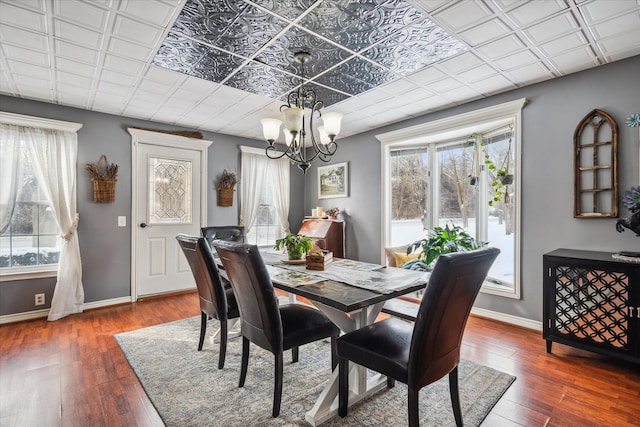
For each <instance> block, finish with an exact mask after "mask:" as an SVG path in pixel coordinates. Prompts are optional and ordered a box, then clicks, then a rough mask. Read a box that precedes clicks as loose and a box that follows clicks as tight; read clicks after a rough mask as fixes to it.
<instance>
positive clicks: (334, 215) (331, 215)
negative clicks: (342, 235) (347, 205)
mask: <svg viewBox="0 0 640 427" xmlns="http://www.w3.org/2000/svg"><path fill="white" fill-rule="evenodd" d="M324 213H326V214H327V216H328V217H329V219H336V218H337V217H338V214H339V213H340V208H329V209H327V210H326V211H324Z"/></svg>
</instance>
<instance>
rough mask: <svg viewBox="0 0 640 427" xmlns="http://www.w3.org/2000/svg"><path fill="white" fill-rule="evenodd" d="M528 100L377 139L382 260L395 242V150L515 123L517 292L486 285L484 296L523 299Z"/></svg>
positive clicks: (465, 135)
mask: <svg viewBox="0 0 640 427" xmlns="http://www.w3.org/2000/svg"><path fill="white" fill-rule="evenodd" d="M526 103H527V100H526V98H520V99H517V100H514V101H510V102H505V103H503V104H498V105H495V106H492V107H487V108H482V109H479V110H475V111H470V112H467V113H463V114H458V115H455V116H451V117H447V118H444V119H440V120H434V121H432V122H428V123H423V124H419V125H416V126H411V127H408V128H405V129H399V130H396V131H391V132H387V133H383V134H379V135H376V138H377V139H378V140H379V141H380V143H381V145H380V148H381V161H382V165H381V168H382V182H381V188H382V199H381V203H382V206H381V212H382V216H381V217H382V224H381V226H382V230H383V234H382V245H381V250H380V259H381V260H384V248H385V247H387V246H389V242H390V241H391V185H390V183H391V180H390V176H391V162H390V158H391V150H392V149H397V148H400V147H413V146H417V145H427V144H433V143H435V142H441V141H447V140H452V139H455V138H466V137H467V136H468V135H470V134H471V133H473V132H477V131H478V130H479V129H480V130H484V131H486V130H489V129H495V128H497V127H499V126H501V125H503V124H506V123H510V122H511V123H513V126H514V129H513V135H514V138H515V141H516V150H517V151H516V153H517V155H516V179H515V184H516V194H517V195H518V196H517V202H516V206H515V230H516V239H515V247H514V251H515V254H514V259H515V265H514V285H513V289H510V290H505V289H504V288H503V287H502V286H496V285H495V284H493V283H491V282H490V281H485V283H484V284H483V286H482V289H481V292H483V293H487V294H493V295H499V296H504V297H508V298H517V299H520V295H521V277H520V276H521V274H520V270H521V248H520V246H521V243H520V239H521V235H522V232H521V231H522V227H521V205H522V196H521V195H522V188H521V187H522V184H521V183H522V179H521V173H522V172H521V171H522V167H521V157H522V155H521V153H522V149H521V147H522V108H523V107H524V106H525V105H526Z"/></svg>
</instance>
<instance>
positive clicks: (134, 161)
mask: <svg viewBox="0 0 640 427" xmlns="http://www.w3.org/2000/svg"><path fill="white" fill-rule="evenodd" d="M127 131H128V132H129V134H130V135H131V165H132V171H131V200H132V203H131V218H138V212H137V209H138V208H137V203H136V202H135V201H136V200H138V197H140V196H139V195H138V186H137V174H138V173H139V171H138V167H137V165H138V149H139V147H140V144H148V145H157V146H161V147H169V148H177V149H183V150H192V151H199V152H200V227H204V226H205V225H206V221H207V180H208V176H209V175H208V171H207V169H208V164H209V160H208V158H209V155H208V153H209V146H210V145H211V144H212V143H213V141H209V140H206V139H198V138H189V137H186V136H180V135H175V134H172V133H165V132H154V131H149V130H143V129H136V128H127ZM132 223H133V225H132V227H131V301H136V300H137V299H138V279H137V274H138V270H137V269H138V268H139V266H138V262H137V259H136V256H137V249H138V242H137V236H138V234H137V225H136V222H135V221H134V220H133V219H132Z"/></svg>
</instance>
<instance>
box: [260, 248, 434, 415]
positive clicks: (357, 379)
mask: <svg viewBox="0 0 640 427" xmlns="http://www.w3.org/2000/svg"><path fill="white" fill-rule="evenodd" d="M262 255H263V259H264V261H265V264H267V265H270V266H271V267H269V268H270V274H271V276H272V282H273V286H274V287H276V288H278V289H281V290H284V291H287V292H289V293H291V294H295V295H300V296H303V297H305V298H307V299H308V300H309V301H311V303H312V304H313V305H315V306H316V307H317V308H318V309H319V310H320V311H322V312H323V313H324V314H326V315H327V317H329V319H331V320H332V321H333V322H334V323H335V324H336V325H337V326H338V327H339V328H340V329H341V330H342V331H343V332H345V333H347V332H351V331H354V330H356V329H359V328H362V327H363V326H366V325H369V324H371V323H373V322H374V321H375V319H376V318H377V317H378V314H380V310H381V309H382V306H383V305H384V302H385V301H387V300H389V299H391V298H395V297H398V296H401V295H405V294H408V293H411V292H415V291H417V290H419V289H423V288H424V287H425V286H426V284H427V280H428V273H427V274H425V273H423V272H416V271H410V270H403V269H398V268H394V267H383V266H379V268H378V269H376V270H371V268H373V267H374V266H373V265H372V264H366V263H357V262H351V264H352V267H353V269H354V270H353V275H356V273H357V272H363V274H364V271H371V272H372V273H371V274H372V275H373V274H375V275H376V276H377V282H376V283H377V284H378V285H379V286H380V284H382V287H384V288H386V289H385V292H386V291H388V292H387V293H380V292H374V291H371V290H367V289H363V288H360V287H355V286H352V285H349V284H347V283H343V282H340V281H336V280H320V281H318V282H316V283H312V284H306V285H304V284H303V285H291V284H289V283H286V282H284V281H281V280H279V279H278V275H277V274H276V275H274V274H273V273H272V271H273V270H272V268H273V266H277V265H279V263H280V262H281V260H282V258H281V257H279V256H278V255H277V254H272V253H269V252H263V253H262ZM339 261H340V260H339V259H338V260H335V261H334V263H333V264H334V265H330V266H329V267H328V268H327V273H329V272H330V271H331V268H332V267H336V268H338V266H339V264H340V262H339ZM358 265H361V266H362V267H364V268H367V269H369V270H357V268H358ZM280 266H281V264H280ZM295 270H296V271H304V272H305V273H307V274H308V275H310V276H312V275H315V274H322V273H323V272H316V271H311V270H305V269H304V266H301V267H299V268H297V269H295ZM358 274H359V273H358ZM386 276H388V277H389V280H388V281H385V279H384V278H385V277H386ZM398 277H405V278H406V282H407V284H406V285H402V286H401V287H399V288H397V287H396V285H397V284H398ZM412 280H413V283H408V282H410V281H412ZM349 375H350V379H349V385H350V388H351V391H352V392H353V394H354V396H352V397H350V399H349V404H350V405H353V404H354V403H356V402H359V401H360V400H362V399H364V398H366V397H368V396H370V395H371V394H373V393H376V392H378V391H379V390H382V389H384V388H385V387H386V377H385V376H382V375H380V374H376V375H375V376H370V377H367V370H366V369H365V368H363V367H361V366H359V365H356V364H351V365H350V373H349ZM337 397H338V368H336V369H335V370H334V371H333V373H332V375H331V377H330V378H329V380H328V381H327V384H326V386H325V388H324V390H323V391H322V393H321V394H320V396H319V397H318V400H317V401H316V404H315V405H314V407H313V408H312V409H311V410H310V411H308V412H307V413H306V415H305V419H306V421H307V422H309V423H310V424H311V425H314V426H316V425H318V424H320V423H322V422H324V421H326V420H328V419H330V418H332V417H333V416H335V415H337V414H338V398H337Z"/></svg>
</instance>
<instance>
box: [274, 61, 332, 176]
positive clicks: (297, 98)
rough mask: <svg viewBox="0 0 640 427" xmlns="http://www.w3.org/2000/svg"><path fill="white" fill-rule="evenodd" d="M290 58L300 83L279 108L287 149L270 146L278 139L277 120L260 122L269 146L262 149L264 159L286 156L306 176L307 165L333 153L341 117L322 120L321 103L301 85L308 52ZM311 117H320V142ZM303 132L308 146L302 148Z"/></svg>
mask: <svg viewBox="0 0 640 427" xmlns="http://www.w3.org/2000/svg"><path fill="white" fill-rule="evenodd" d="M294 56H295V58H296V60H297V61H298V62H299V63H300V79H301V83H300V85H299V86H298V87H297V89H296V90H294V91H292V92H290V93H289V94H288V95H287V98H286V102H287V103H286V104H284V105H281V106H280V112H281V113H282V114H283V115H284V118H285V142H286V144H287V149H286V150H285V151H284V152H278V151H276V148H275V147H274V145H273V144H274V142H275V141H276V139H277V137H278V133H279V126H280V124H281V123H282V122H281V121H280V120H277V119H263V120H262V122H263V132H264V135H265V139H266V140H267V142H268V143H269V145H268V146H267V148H266V155H267V157H269V158H270V159H281V158H282V157H284V156H287V157H288V158H289V159H290V160H291V161H292V162H294V163H296V164H297V165H298V167H299V168H300V169H301V170H302V172H303V173H306V171H307V169H308V168H309V166H310V163H311V162H313V161H314V160H316V159H319V160H321V161H323V162H328V161H329V160H331V157H332V156H333V155H334V154H335V152H336V150H337V149H338V144H337V143H336V142H335V137H336V135H337V134H338V133H339V132H340V120H341V119H342V114H340V113H336V112H331V113H327V118H324V117H322V112H321V110H322V109H323V108H324V103H323V102H322V101H319V100H318V99H317V94H316V92H315V90H314V89H313V88H307V87H306V86H305V73H304V64H305V62H307V61H308V60H309V59H310V57H311V55H310V54H309V53H308V52H297V53H296V54H295V55H294ZM305 110H308V111H309V112H310V114H309V117H308V120H309V123H308V128H307V124H306V123H305V114H304V113H305ZM315 114H317V115H318V117H319V118H322V119H323V122H324V125H323V126H320V127H318V135H319V137H320V142H318V141H317V140H316V135H315V133H314V124H313V122H314V115H315ZM325 126H326V128H325ZM307 129H308V130H307ZM325 129H326V130H325ZM307 132H308V133H309V135H308V136H309V137H310V139H311V146H310V147H306V146H305V138H306V136H307ZM311 151H313V153H311V154H310V152H311ZM275 153H280V154H275Z"/></svg>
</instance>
